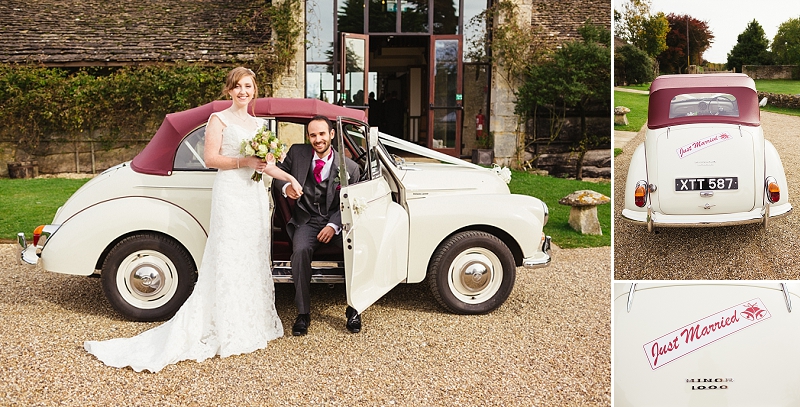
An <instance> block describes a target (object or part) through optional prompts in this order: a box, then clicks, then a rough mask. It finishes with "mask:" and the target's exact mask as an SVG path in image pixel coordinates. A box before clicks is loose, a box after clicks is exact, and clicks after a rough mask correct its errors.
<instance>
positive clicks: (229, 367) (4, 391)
mask: <svg viewBox="0 0 800 407" xmlns="http://www.w3.org/2000/svg"><path fill="white" fill-rule="evenodd" d="M554 254H555V259H554V261H553V263H552V265H551V266H550V267H547V268H544V269H538V270H523V269H520V270H519V272H518V276H517V284H516V286H515V288H514V291H513V293H512V295H511V297H510V298H509V300H508V301H507V302H506V303H505V304H504V305H503V306H502V307H501V308H500V309H498V310H496V311H495V312H493V313H491V314H488V315H478V316H459V315H452V314H448V313H446V312H444V311H442V309H440V308H439V307H438V305H437V304H436V303H435V300H434V299H433V297H432V296H431V295H430V294H429V293H428V291H427V285H425V284H412V285H401V286H399V287H397V288H395V289H394V290H393V291H392V292H390V293H389V294H388V295H387V296H386V297H384V298H383V299H381V300H380V301H379V302H378V303H377V304H375V305H374V306H372V307H371V308H369V309H368V310H367V311H366V312H365V313H364V324H365V325H364V330H363V331H362V332H361V333H359V334H355V335H353V334H350V333H348V332H347V331H346V330H345V328H344V322H345V319H344V308H345V294H344V289H343V287H342V286H341V285H339V286H336V287H334V288H328V287H327V286H322V285H314V286H312V298H313V304H312V310H311V312H312V318H313V319H312V325H311V329H310V331H309V334H308V335H307V336H305V337H292V336H285V337H283V338H280V339H278V340H276V341H273V342H270V344H269V345H268V347H267V348H266V349H264V350H260V351H257V352H254V353H252V354H248V355H241V356H233V357H229V358H225V359H220V358H214V359H210V360H207V361H205V362H203V363H196V362H193V361H185V362H181V363H179V364H177V365H172V366H167V367H166V368H165V369H164V370H162V371H161V372H160V373H157V374H151V373H136V372H134V371H132V370H130V369H114V368H109V367H106V366H104V365H103V364H102V363H100V362H99V361H98V360H97V359H95V358H94V357H93V356H91V355H89V354H88V353H86V352H85V351H84V350H83V346H82V344H83V341H84V340H87V339H98V340H102V339H108V338H113V337H119V336H131V335H134V334H137V333H139V332H141V331H143V330H145V329H147V328H149V327H152V326H154V325H155V324H154V323H135V322H129V321H125V320H122V319H121V318H120V317H119V315H117V314H116V313H115V312H114V311H113V310H112V309H111V307H110V306H109V305H108V303H107V301H106V300H105V297H103V293H102V289H101V285H100V280H99V279H90V278H85V277H79V276H68V275H60V274H53V273H47V272H44V271H43V270H42V269H41V267H37V268H35V269H34V268H28V267H24V266H19V265H17V264H16V258H15V256H16V250H15V247H14V246H13V245H0V271H2V274H1V275H2V281H3V284H2V285H0V320H2V330H0V349H2V350H1V351H0V405H2V406H7V405H26V406H28V405H31V406H34V405H36V406H49V405H59V406H93V405H102V406H105V405H126V406H139V405H140V406H161V405H188V406H213V405H220V406H231V405H237V406H251V405H252V406H256V405H310V404H314V405H326V406H327V405H348V406H350V405H365V406H378V405H407V406H429V405H430V406H433V405H460V406H484V405H493V406H500V405H505V406H519V405H529V406H567V405H570V406H572V405H575V406H577V405H580V406H608V405H610V373H611V372H610V371H611V367H610V356H609V355H610V336H611V335H610V311H609V309H610V303H609V298H610V297H611V293H610V284H609V277H610V272H609V270H610V267H611V250H610V248H609V247H604V248H595V249H570V250H559V249H555V250H554ZM276 297H277V298H276V305H277V309H278V314H279V315H280V316H281V317H282V318H283V324H284V329H286V330H290V329H291V324H292V322H293V320H294V316H295V311H294V306H293V304H292V298H293V287H292V286H290V285H280V284H279V285H277V289H276ZM135 351H136V350H135V349H131V352H135Z"/></svg>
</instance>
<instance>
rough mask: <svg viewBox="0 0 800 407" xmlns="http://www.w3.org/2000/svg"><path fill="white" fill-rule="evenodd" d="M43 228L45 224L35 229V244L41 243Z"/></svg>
mask: <svg viewBox="0 0 800 407" xmlns="http://www.w3.org/2000/svg"><path fill="white" fill-rule="evenodd" d="M42 229H44V225H39V226H37V227H36V229H34V230H33V245H34V246H37V245H38V244H39V238H41V237H42Z"/></svg>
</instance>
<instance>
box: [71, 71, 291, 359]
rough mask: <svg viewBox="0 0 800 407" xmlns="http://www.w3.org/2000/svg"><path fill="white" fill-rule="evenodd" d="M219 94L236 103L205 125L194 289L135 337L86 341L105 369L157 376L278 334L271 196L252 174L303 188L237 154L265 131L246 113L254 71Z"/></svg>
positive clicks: (235, 76) (230, 79) (261, 344)
mask: <svg viewBox="0 0 800 407" xmlns="http://www.w3.org/2000/svg"><path fill="white" fill-rule="evenodd" d="M223 94H224V95H225V96H229V97H230V98H231V99H233V104H232V106H231V107H230V108H229V109H226V110H224V111H221V112H217V113H214V114H212V115H211V117H210V118H209V120H208V125H207V126H206V138H205V151H204V158H205V162H206V166H208V167H211V168H217V169H218V170H219V171H218V172H217V176H216V178H215V180H214V186H213V189H212V193H211V223H210V227H209V234H208V240H207V242H206V248H205V253H204V254H203V261H202V263H201V265H200V269H199V270H198V278H197V284H196V285H195V288H194V291H193V292H192V294H191V295H190V296H189V298H188V299H187V300H186V302H185V303H184V304H183V306H182V307H181V308H180V309H179V310H178V312H177V313H176V314H175V316H173V317H172V319H170V320H169V321H167V322H165V323H164V324H162V325H160V326H157V327H155V328H153V329H150V330H149V331H145V332H143V333H141V334H139V335H137V336H134V337H132V338H117V339H111V340H107V341H103V342H98V341H87V342H85V343H84V348H85V349H86V350H87V351H88V352H89V353H91V354H93V355H95V356H96V357H97V358H98V359H100V360H101V361H102V362H103V363H105V364H106V365H108V366H113V367H125V366H130V367H131V368H133V370H135V371H137V372H140V371H142V370H149V371H151V372H158V371H159V370H161V369H163V368H164V367H165V366H166V365H168V364H172V363H177V362H179V361H181V360H187V359H192V360H196V361H198V362H200V361H203V360H205V359H208V358H211V357H214V355H220V357H226V356H230V355H238V354H242V353H248V352H253V351H255V350H257V349H263V348H265V347H266V346H267V342H268V341H270V340H272V339H275V338H278V337H281V336H283V325H282V324H281V321H280V319H279V318H278V314H277V312H276V311H275V288H274V285H273V283H272V273H271V272H270V266H269V263H270V256H269V249H270V239H269V198H268V197H267V193H266V190H265V189H264V185H263V184H262V183H261V182H260V181H259V182H255V181H252V180H251V179H250V176H251V174H252V172H253V170H254V169H255V170H256V171H260V172H264V173H266V174H267V175H269V176H271V177H273V178H277V179H280V180H284V181H288V182H290V183H291V185H292V187H293V188H295V190H296V191H297V192H298V193H302V188H301V187H300V184H299V183H298V182H297V180H296V179H295V178H294V177H292V176H291V175H289V174H287V173H285V172H283V171H282V170H280V169H279V168H278V167H276V166H275V165H274V161H270V162H264V161H262V160H261V159H260V158H258V157H254V156H250V157H243V156H241V155H240V153H239V147H240V145H241V142H242V140H246V139H250V138H252V137H253V136H254V135H255V133H256V131H257V130H258V129H259V128H260V127H262V126H263V125H264V122H263V120H262V119H259V118H255V117H253V116H251V115H250V114H248V112H247V109H248V106H249V105H250V103H251V102H253V101H254V100H255V98H256V97H257V96H258V87H257V86H256V82H255V74H254V73H253V71H251V70H249V69H247V68H243V67H239V68H234V69H233V70H231V71H230V72H229V73H228V76H227V78H226V80H225V87H224V88H223Z"/></svg>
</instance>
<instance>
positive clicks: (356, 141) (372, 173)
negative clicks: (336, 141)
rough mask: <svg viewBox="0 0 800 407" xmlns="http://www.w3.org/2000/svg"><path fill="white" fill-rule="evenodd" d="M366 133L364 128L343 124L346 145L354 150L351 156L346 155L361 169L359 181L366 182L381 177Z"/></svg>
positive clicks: (377, 162)
mask: <svg viewBox="0 0 800 407" xmlns="http://www.w3.org/2000/svg"><path fill="white" fill-rule="evenodd" d="M366 131H367V128H366V127H364V126H357V125H353V124H344V132H345V137H346V138H347V144H349V145H350V147H351V148H352V150H354V151H353V152H352V154H348V155H350V156H351V157H350V158H352V159H353V160H354V161H355V162H356V163H357V164H358V165H359V166H360V167H361V179H360V180H359V181H368V180H372V179H376V178H379V177H381V167H380V160H378V156H377V154H375V152H374V151H373V150H372V148H370V146H369V145H368V141H367V136H366Z"/></svg>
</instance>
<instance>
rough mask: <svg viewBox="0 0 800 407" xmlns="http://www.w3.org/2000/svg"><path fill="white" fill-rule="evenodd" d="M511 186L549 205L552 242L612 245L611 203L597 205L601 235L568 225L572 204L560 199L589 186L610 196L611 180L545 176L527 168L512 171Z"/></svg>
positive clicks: (565, 245) (569, 245)
mask: <svg viewBox="0 0 800 407" xmlns="http://www.w3.org/2000/svg"><path fill="white" fill-rule="evenodd" d="M511 174H512V175H511V183H510V184H509V189H511V192H512V193H514V194H521V195H530V196H535V197H537V198H539V199H541V200H542V201H544V203H545V204H547V207H548V208H549V209H550V220H549V221H548V222H547V225H545V227H544V232H545V233H546V234H548V235H550V236H551V237H552V238H553V243H555V244H556V245H558V246H559V247H563V248H576V247H599V246H611V204H610V203H609V204H605V205H600V206H598V207H597V218H598V219H599V220H600V227H601V228H602V230H603V235H601V236H591V235H582V234H580V233H579V232H576V231H575V230H573V229H572V227H571V226H569V223H568V221H569V210H570V207H569V206H564V205H561V204H559V203H558V200H559V199H561V198H563V197H565V196H567V195H569V194H571V193H572V192H575V191H579V190H583V189H590V190H592V191H597V192H599V193H601V194H603V195H605V196H608V197H610V196H611V182H588V181H576V180H574V179H564V178H555V177H546V176H541V175H535V174H529V173H527V172H519V171H512V172H511Z"/></svg>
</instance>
